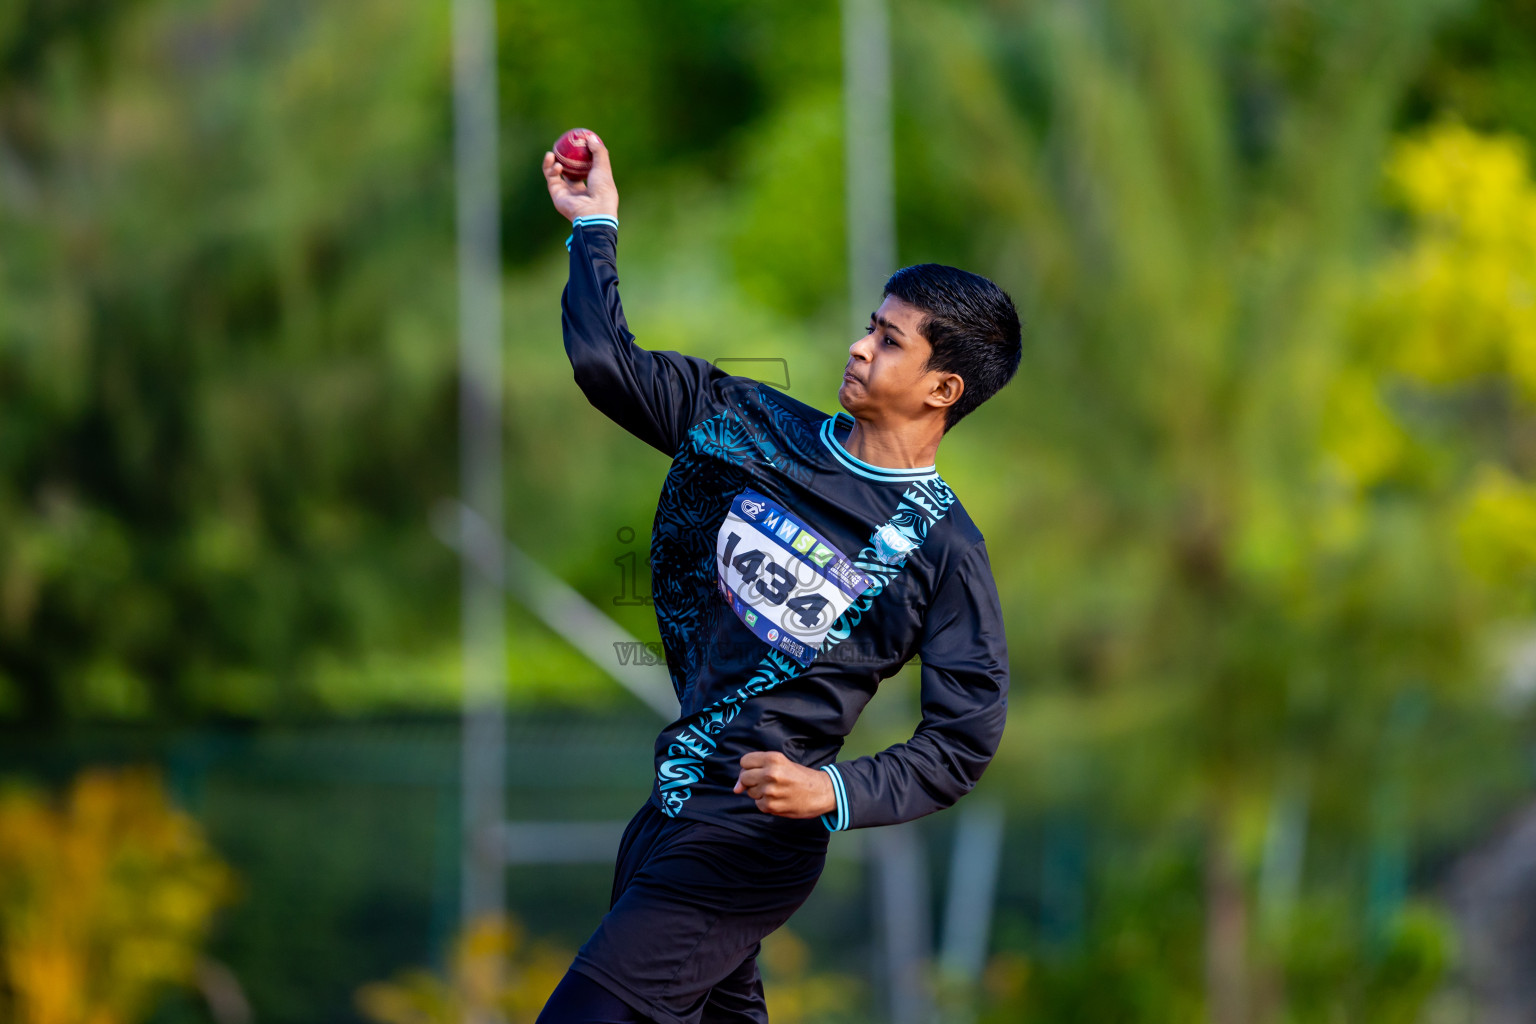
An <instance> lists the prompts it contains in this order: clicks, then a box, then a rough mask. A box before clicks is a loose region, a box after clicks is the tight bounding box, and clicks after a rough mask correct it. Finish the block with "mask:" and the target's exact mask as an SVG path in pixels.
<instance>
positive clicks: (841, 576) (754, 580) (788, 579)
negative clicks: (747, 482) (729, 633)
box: [715, 490, 873, 665]
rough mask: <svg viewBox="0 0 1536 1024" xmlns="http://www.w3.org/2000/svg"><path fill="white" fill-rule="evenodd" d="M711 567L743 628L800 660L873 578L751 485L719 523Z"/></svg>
mask: <svg viewBox="0 0 1536 1024" xmlns="http://www.w3.org/2000/svg"><path fill="white" fill-rule="evenodd" d="M715 570H716V573H717V578H718V580H719V584H720V592H721V594H722V595H723V596H724V597H725V598H726V599H727V600H728V601H729V602H730V605H731V608H732V609H733V610H734V611H735V612H736V615H737V617H738V618H740V619H741V621H742V622H743V623H744V624H745V625H746V626H747V628H748V629H750V630H752V632H753V633H755V634H756V635H757V636H758V638H759V639H761V640H763V641H764V642H765V643H767V644H768V645H769V646H771V647H775V648H777V649H778V650H781V651H783V652H784V653H785V654H788V655H789V656H790V657H792V658H794V659H795V660H796V661H798V662H799V663H800V664H802V665H808V664H810V662H811V660H812V659H813V658H815V657H816V651H817V649H818V648H820V647H821V642H822V640H823V639H825V638H826V635H827V630H828V629H829V628H830V627H831V626H832V623H834V622H836V621H837V618H838V616H840V615H842V614H843V612H844V611H845V610H847V608H848V606H849V605H850V604H852V603H853V602H854V600H855V599H857V598H858V596H859V595H860V594H862V593H864V591H866V590H868V589H869V587H870V586H871V584H872V583H873V581H872V580H871V579H870V577H869V576H867V575H866V574H865V573H863V572H861V571H860V570H859V569H857V568H855V567H854V564H853V562H852V560H850V559H849V558H848V556H847V555H845V554H843V553H842V552H841V551H839V550H838V549H837V548H836V547H835V546H834V545H832V544H831V543H830V542H828V541H827V539H826V538H825V537H823V536H822V535H821V534H819V533H817V532H816V531H815V530H813V529H811V527H810V526H809V525H808V524H807V523H806V522H805V521H804V520H802V519H800V518H799V517H798V516H796V515H795V514H794V513H792V512H790V511H788V510H787V509H785V508H784V507H783V506H782V505H780V504H778V503H777V502H775V501H773V500H772V499H771V498H767V497H765V496H763V495H761V494H758V493H757V492H756V491H752V490H747V491H742V492H741V493H740V494H738V495H737V496H736V498H735V500H734V501H732V502H731V509H730V511H729V512H727V513H726V516H725V522H723V523H721V524H720V533H719V535H718V536H717V537H716V540H715Z"/></svg>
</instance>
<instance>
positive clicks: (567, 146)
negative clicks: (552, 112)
mask: <svg viewBox="0 0 1536 1024" xmlns="http://www.w3.org/2000/svg"><path fill="white" fill-rule="evenodd" d="M588 135H590V136H592V137H593V138H594V139H596V138H597V133H596V132H590V131H587V129H585V128H572V129H571V130H570V131H568V132H566V133H565V134H564V135H562V136H560V137H559V138H558V139H556V140H555V146H554V150H555V159H556V160H558V161H559V162H560V173H561V174H564V175H565V176H566V177H567V178H570V179H571V180H572V181H581V180H582V179H583V178H585V177H586V176H587V172H588V171H590V170H591V169H592V151H591V150H589V149H587V136H588ZM598 141H599V142H601V141H602V140H601V139H598Z"/></svg>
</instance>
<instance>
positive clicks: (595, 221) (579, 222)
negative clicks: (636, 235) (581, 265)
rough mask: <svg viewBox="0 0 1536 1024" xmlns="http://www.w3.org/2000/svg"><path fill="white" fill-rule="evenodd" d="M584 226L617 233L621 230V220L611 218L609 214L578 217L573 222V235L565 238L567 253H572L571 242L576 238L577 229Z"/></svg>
mask: <svg viewBox="0 0 1536 1024" xmlns="http://www.w3.org/2000/svg"><path fill="white" fill-rule="evenodd" d="M583 225H591V226H593V227H605V228H613V230H615V231H617V230H619V218H617V217H610V216H608V215H607V214H599V215H598V216H596V217H577V218H576V219H575V220H573V221H571V233H570V234H569V235H566V236H565V251H566V252H570V251H571V240H572V239H574V238H575V237H576V229H577V228H579V227H582V226H583Z"/></svg>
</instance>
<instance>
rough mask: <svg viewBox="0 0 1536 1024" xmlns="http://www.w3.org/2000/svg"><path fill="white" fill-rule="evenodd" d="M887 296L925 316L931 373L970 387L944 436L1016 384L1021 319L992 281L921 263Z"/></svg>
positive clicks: (949, 416)
mask: <svg viewBox="0 0 1536 1024" xmlns="http://www.w3.org/2000/svg"><path fill="white" fill-rule="evenodd" d="M885 294H887V295H894V296H896V297H897V298H898V299H900V300H901V301H903V302H905V303H907V304H908V305H910V306H915V307H917V308H918V309H920V310H922V311H923V319H922V322H921V323H920V324H918V328H917V329H918V330H919V331H921V332H922V333H923V337H925V338H927V339H928V344H930V345H932V346H933V352H932V354H930V355H929V356H928V365H927V369H929V370H938V371H940V372H941V373H957V374H959V375H960V379H961V380H963V381H965V393H964V394H962V395H961V396H960V400H959V401H958V402H956V403H955V404H954V405H951V406H950V407H949V411H948V412H947V413H946V414H945V417H944V429H945V431H948V430H949V428H950V427H953V426H954V425H955V424H956V423H959V422H960V421H961V420H962V419H964V418H965V417H966V415H967V414H969V413H970V412H971V410H973V409H975V408H976V407H977V406H978V405H980V404H981V403H982V402H985V401H986V400H987V399H989V398H991V397H992V396H993V395H995V394H997V393H998V391H1000V390H1001V389H1002V387H1003V385H1004V384H1007V383H1008V382H1009V381H1010V380H1012V379H1013V374H1014V372H1015V371H1016V370H1018V368H1019V357H1020V356H1021V355H1022V354H1023V343H1022V339H1021V334H1022V332H1021V330H1020V328H1019V313H1018V310H1016V309H1014V308H1013V300H1012V299H1010V298H1009V297H1008V293H1007V292H1005V291H1003V290H1002V289H1001V288H999V287H998V286H997V285H995V284H993V283H992V282H991V281H988V280H987V279H986V278H984V277H982V276H981V275H980V274H972V273H971V272H969V271H966V270H959V269H957V268H955V267H946V266H944V265H943V264H942V263H918V264H916V265H915V266H910V267H903V268H902V269H901V270H898V271H896V273H894V274H892V275H891V279H890V280H889V281H887V282H885Z"/></svg>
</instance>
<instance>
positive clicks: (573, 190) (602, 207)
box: [544, 132, 619, 220]
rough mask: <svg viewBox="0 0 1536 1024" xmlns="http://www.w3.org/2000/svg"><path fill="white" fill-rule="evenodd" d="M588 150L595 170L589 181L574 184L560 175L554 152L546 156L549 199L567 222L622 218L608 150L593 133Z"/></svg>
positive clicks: (591, 171) (545, 172)
mask: <svg viewBox="0 0 1536 1024" xmlns="http://www.w3.org/2000/svg"><path fill="white" fill-rule="evenodd" d="M587 150H588V151H589V152H590V153H591V154H592V169H591V170H590V171H588V172H587V180H586V181H572V180H570V179H569V178H567V177H566V176H565V175H564V174H561V173H560V162H559V161H558V160H556V159H555V154H554V151H553V150H551V151H549V152H547V153H545V154H544V184H546V185H548V186H549V198H550V201H551V202H552V203H554V204H555V209H557V210H559V211H560V215H561V216H562V217H564V218H565V219H566V220H575V219H576V218H577V217H597V216H608V217H617V216H618V215H619V190H618V187H617V186H616V185H614V183H613V164H612V163H611V162H610V161H609V159H608V147H607V146H605V145H603V140H602V139H599V138H598V137H597V136H596V135H595V134H594V133H592V132H587Z"/></svg>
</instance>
